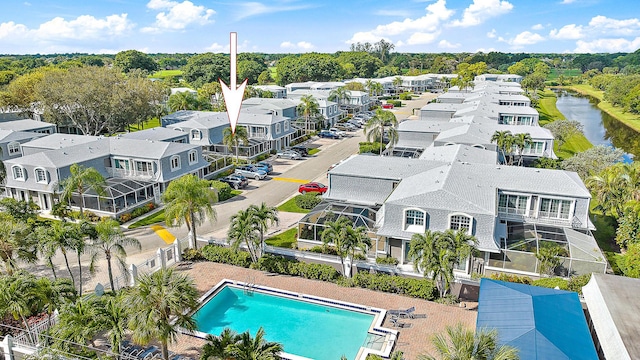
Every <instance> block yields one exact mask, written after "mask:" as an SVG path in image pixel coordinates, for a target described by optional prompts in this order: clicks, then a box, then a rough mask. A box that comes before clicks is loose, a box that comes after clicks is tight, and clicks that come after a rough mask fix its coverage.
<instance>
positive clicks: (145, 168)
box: [136, 161, 153, 172]
mask: <svg viewBox="0 0 640 360" xmlns="http://www.w3.org/2000/svg"><path fill="white" fill-rule="evenodd" d="M136 171H139V172H151V171H153V165H152V164H151V163H150V162H148V161H136Z"/></svg>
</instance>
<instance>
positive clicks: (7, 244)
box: [0, 213, 37, 275]
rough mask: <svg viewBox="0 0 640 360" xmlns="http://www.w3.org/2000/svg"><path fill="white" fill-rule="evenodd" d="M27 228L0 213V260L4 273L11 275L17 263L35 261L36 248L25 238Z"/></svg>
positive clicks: (23, 224)
mask: <svg viewBox="0 0 640 360" xmlns="http://www.w3.org/2000/svg"><path fill="white" fill-rule="evenodd" d="M27 231H28V226H27V225H26V224H25V223H23V222H22V221H18V220H16V219H14V218H13V217H11V216H10V215H8V214H5V213H0V260H2V262H3V263H4V269H5V272H6V273H7V274H8V275H12V274H13V272H14V271H15V270H16V269H17V268H18V264H17V261H18V260H25V261H34V260H36V259H37V258H36V246H35V244H34V242H33V241H32V238H31V237H29V236H27Z"/></svg>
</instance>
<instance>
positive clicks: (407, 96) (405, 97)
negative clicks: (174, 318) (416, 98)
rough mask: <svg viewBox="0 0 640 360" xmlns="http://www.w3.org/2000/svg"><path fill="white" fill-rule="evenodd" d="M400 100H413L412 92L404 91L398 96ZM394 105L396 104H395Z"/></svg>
mask: <svg viewBox="0 0 640 360" xmlns="http://www.w3.org/2000/svg"><path fill="white" fill-rule="evenodd" d="M398 97H399V98H400V100H411V93H408V92H404V93H402V94H400V96H398ZM393 106H396V105H395V104H394V105H393Z"/></svg>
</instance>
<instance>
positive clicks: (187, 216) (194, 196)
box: [162, 174, 218, 249]
mask: <svg viewBox="0 0 640 360" xmlns="http://www.w3.org/2000/svg"><path fill="white" fill-rule="evenodd" d="M162 201H163V202H164V203H165V210H164V214H165V219H167V221H168V224H169V225H170V226H181V225H182V224H186V225H187V229H188V230H189V232H190V233H191V247H192V248H193V249H197V248H198V246H197V239H198V238H197V236H196V228H197V227H198V226H199V225H201V224H202V223H203V222H204V220H205V219H210V220H211V221H215V220H216V211H215V209H214V208H213V204H215V203H216V202H218V195H217V194H216V192H215V191H213V190H211V189H210V188H209V182H208V181H207V180H204V179H200V178H198V177H197V176H196V175H193V174H188V175H184V176H182V177H180V178H178V179H176V180H173V181H172V182H171V183H169V186H168V187H167V190H166V191H165V192H164V194H162Z"/></svg>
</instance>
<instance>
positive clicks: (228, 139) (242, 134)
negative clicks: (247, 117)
mask: <svg viewBox="0 0 640 360" xmlns="http://www.w3.org/2000/svg"><path fill="white" fill-rule="evenodd" d="M222 143H223V144H224V145H225V146H226V147H227V149H231V148H233V147H235V148H236V164H237V163H238V154H239V150H240V143H242V144H243V145H245V146H246V145H247V144H248V143H249V133H248V132H247V128H246V127H244V126H236V132H233V131H231V128H230V127H228V128H225V129H224V130H222Z"/></svg>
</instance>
